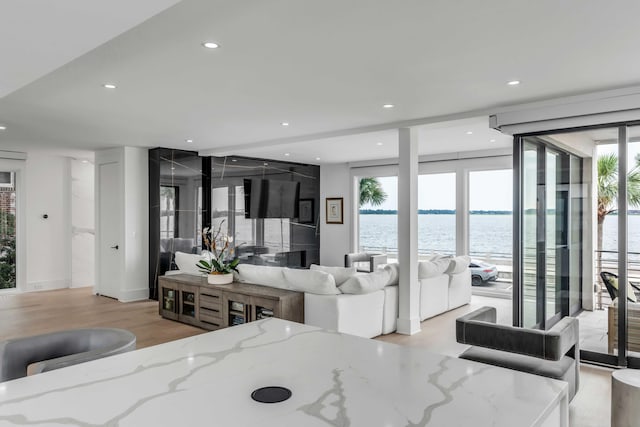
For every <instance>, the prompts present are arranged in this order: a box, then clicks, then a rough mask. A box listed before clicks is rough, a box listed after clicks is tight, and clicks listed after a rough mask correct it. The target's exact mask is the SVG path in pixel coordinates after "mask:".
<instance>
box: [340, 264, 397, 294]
mask: <svg viewBox="0 0 640 427" xmlns="http://www.w3.org/2000/svg"><path fill="white" fill-rule="evenodd" d="M389 274H390V273H389V271H387V270H384V269H382V270H378V271H374V272H373V273H367V274H361V275H357V276H353V277H351V278H349V280H347V281H346V282H344V283H343V284H342V286H340V290H341V291H342V293H345V294H368V293H371V292H375V291H379V290H381V289H382V288H384V287H385V286H387V283H389Z"/></svg>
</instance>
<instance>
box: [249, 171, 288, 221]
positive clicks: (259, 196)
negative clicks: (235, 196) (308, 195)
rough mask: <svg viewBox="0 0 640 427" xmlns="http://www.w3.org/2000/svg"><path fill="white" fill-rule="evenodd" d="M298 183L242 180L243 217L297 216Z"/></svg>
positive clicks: (273, 180) (272, 180) (256, 179)
mask: <svg viewBox="0 0 640 427" xmlns="http://www.w3.org/2000/svg"><path fill="white" fill-rule="evenodd" d="M299 201H300V183H299V182H295V181H280V180H276V179H259V178H253V179H245V180H244V216H245V218H297V217H298V202H299Z"/></svg>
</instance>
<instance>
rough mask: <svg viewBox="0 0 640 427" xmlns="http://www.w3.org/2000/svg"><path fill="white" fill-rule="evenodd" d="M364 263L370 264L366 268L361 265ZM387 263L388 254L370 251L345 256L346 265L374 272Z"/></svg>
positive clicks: (362, 270) (366, 271)
mask: <svg viewBox="0 0 640 427" xmlns="http://www.w3.org/2000/svg"><path fill="white" fill-rule="evenodd" d="M363 263H366V264H369V265H368V266H367V267H366V268H363V267H361V265H362V264H363ZM386 263H387V255H386V254H373V253H369V252H359V253H354V254H346V255H345V256H344V266H345V267H353V266H355V267H356V269H357V270H358V271H361V272H365V273H368V272H372V271H376V269H377V268H378V266H379V265H381V264H386Z"/></svg>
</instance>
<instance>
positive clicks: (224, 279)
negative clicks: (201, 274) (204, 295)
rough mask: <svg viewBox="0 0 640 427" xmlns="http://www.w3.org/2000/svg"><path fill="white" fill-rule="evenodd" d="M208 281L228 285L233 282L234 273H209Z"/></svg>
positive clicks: (213, 283) (211, 283) (212, 283)
mask: <svg viewBox="0 0 640 427" xmlns="http://www.w3.org/2000/svg"><path fill="white" fill-rule="evenodd" d="M207 282H208V283H209V284H210V285H228V284H229V283H231V282H233V273H226V274H207Z"/></svg>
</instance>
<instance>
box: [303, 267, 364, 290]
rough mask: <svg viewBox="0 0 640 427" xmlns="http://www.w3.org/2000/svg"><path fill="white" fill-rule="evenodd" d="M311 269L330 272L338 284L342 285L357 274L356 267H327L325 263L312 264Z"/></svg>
mask: <svg viewBox="0 0 640 427" xmlns="http://www.w3.org/2000/svg"><path fill="white" fill-rule="evenodd" d="M309 269H311V270H316V271H324V272H325V273H329V274H330V275H332V276H333V279H334V280H335V281H336V286H340V285H342V284H343V283H344V282H346V281H347V279H348V278H349V277H351V276H353V275H354V274H356V268H355V267H326V266H324V265H317V264H311V267H309Z"/></svg>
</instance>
